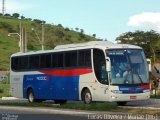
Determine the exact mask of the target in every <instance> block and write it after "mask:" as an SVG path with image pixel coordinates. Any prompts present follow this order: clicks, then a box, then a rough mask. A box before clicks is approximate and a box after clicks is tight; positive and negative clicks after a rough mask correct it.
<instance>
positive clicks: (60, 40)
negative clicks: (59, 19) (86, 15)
mask: <svg viewBox="0 0 160 120" xmlns="http://www.w3.org/2000/svg"><path fill="white" fill-rule="evenodd" d="M18 18H19V14H17V13H14V14H13V15H12V16H11V15H9V14H6V15H5V16H1V15H0V53H1V54H0V55H1V57H0V70H6V69H9V60H10V55H11V54H13V53H16V52H19V46H18V42H19V36H18V35H12V36H10V37H9V36H8V33H19V26H20V22H21V25H22V27H24V28H25V29H26V32H27V42H28V46H27V48H28V51H36V50H40V49H41V44H40V42H39V40H38V38H37V35H38V36H39V38H41V34H42V25H41V23H43V24H44V33H45V34H44V39H45V43H44V44H45V49H53V48H54V47H55V46H56V45H60V44H68V43H79V42H86V41H91V40H95V35H94V36H89V35H86V34H84V30H83V29H79V28H75V30H73V29H70V28H64V27H63V26H62V25H61V24H58V25H53V24H52V25H51V24H47V23H45V21H41V20H38V19H34V20H32V19H30V18H25V17H24V16H21V20H20V19H18ZM33 29H34V30H33ZM36 34H37V35H36Z"/></svg>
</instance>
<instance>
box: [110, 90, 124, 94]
mask: <svg viewBox="0 0 160 120" xmlns="http://www.w3.org/2000/svg"><path fill="white" fill-rule="evenodd" d="M111 92H112V93H117V94H121V93H122V91H119V90H111Z"/></svg>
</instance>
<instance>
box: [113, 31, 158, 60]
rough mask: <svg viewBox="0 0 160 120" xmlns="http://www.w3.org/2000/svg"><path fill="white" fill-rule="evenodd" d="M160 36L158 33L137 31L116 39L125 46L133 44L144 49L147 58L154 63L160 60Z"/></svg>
mask: <svg viewBox="0 0 160 120" xmlns="http://www.w3.org/2000/svg"><path fill="white" fill-rule="evenodd" d="M159 36H160V34H159V33H157V32H156V31H153V30H151V31H147V32H144V31H138V30H137V31H135V32H126V33H123V34H121V35H120V36H118V37H117V38H116V41H118V42H119V43H123V44H133V45H138V46H141V47H142V48H143V49H144V52H145V54H146V57H147V58H151V60H152V61H153V62H155V61H159V60H160V54H159V53H160V47H159V46H160V37H159Z"/></svg>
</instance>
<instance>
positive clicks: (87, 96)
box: [82, 89, 92, 104]
mask: <svg viewBox="0 0 160 120" xmlns="http://www.w3.org/2000/svg"><path fill="white" fill-rule="evenodd" d="M82 100H83V101H84V103H85V104H90V103H91V102H92V95H91V92H90V91H89V90H88V89H85V90H84V91H83V93H82Z"/></svg>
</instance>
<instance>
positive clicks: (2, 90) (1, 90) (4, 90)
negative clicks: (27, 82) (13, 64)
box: [0, 83, 10, 98]
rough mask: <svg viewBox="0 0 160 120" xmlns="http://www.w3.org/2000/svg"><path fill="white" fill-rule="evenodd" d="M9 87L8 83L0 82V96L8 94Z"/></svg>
mask: <svg viewBox="0 0 160 120" xmlns="http://www.w3.org/2000/svg"><path fill="white" fill-rule="evenodd" d="M9 89H10V84H4V83H0V98H2V97H8V96H10V94H9Z"/></svg>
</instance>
